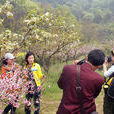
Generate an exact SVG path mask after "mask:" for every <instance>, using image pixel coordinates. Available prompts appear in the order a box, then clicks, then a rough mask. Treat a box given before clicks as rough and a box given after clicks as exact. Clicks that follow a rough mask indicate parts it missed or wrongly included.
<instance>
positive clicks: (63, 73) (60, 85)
mask: <svg viewBox="0 0 114 114" xmlns="http://www.w3.org/2000/svg"><path fill="white" fill-rule="evenodd" d="M64 75H65V67H64V68H63V71H62V73H61V75H60V78H59V80H58V82H57V84H58V86H59V88H61V89H63V88H64Z"/></svg>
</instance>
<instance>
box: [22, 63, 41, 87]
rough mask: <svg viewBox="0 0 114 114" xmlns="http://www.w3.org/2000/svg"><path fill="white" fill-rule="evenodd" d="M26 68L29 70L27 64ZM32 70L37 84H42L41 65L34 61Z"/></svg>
mask: <svg viewBox="0 0 114 114" xmlns="http://www.w3.org/2000/svg"><path fill="white" fill-rule="evenodd" d="M24 69H26V70H27V66H25V67H24ZM31 71H32V72H33V75H34V79H35V82H36V85H37V86H40V85H41V79H42V77H43V74H42V71H41V68H40V65H39V64H37V63H33V65H32V67H31Z"/></svg>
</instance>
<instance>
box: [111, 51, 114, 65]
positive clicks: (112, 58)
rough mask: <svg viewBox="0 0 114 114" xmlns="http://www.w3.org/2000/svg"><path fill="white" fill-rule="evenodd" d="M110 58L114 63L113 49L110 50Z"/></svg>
mask: <svg viewBox="0 0 114 114" xmlns="http://www.w3.org/2000/svg"><path fill="white" fill-rule="evenodd" d="M111 60H112V62H113V63H114V50H112V51H111Z"/></svg>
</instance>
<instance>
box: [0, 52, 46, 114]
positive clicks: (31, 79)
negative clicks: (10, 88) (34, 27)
mask: <svg viewBox="0 0 114 114" xmlns="http://www.w3.org/2000/svg"><path fill="white" fill-rule="evenodd" d="M14 60H15V57H14V55H13V54H12V53H6V54H5V58H4V60H3V64H4V65H3V66H2V68H1V80H3V79H4V78H6V77H7V79H10V78H11V77H13V75H14V73H15V72H16V70H20V71H21V75H20V76H19V78H23V79H26V81H27V82H28V85H27V86H28V87H27V89H28V90H27V92H26V96H25V97H26V101H27V102H28V103H26V104H25V113H26V114H31V101H32V100H31V99H32V98H33V101H34V107H35V111H34V114H39V110H40V94H41V89H40V90H39V87H40V86H41V80H42V79H44V78H46V76H45V75H43V74H42V71H41V68H40V65H39V64H37V63H35V56H34V54H33V53H32V52H28V53H27V54H26V56H25V66H24V67H22V68H20V66H19V65H17V64H16V63H15V61H14ZM9 111H11V114H14V113H15V111H16V107H15V106H14V105H13V104H11V103H10V102H9V104H8V105H7V106H6V107H5V109H4V111H3V114H7V113H8V112H9Z"/></svg>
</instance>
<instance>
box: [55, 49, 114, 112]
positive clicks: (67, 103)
mask: <svg viewBox="0 0 114 114" xmlns="http://www.w3.org/2000/svg"><path fill="white" fill-rule="evenodd" d="M107 63H108V60H107V57H106V56H105V54H104V53H103V51H102V50H99V49H95V50H92V51H90V52H89V54H88V55H87V57H86V59H85V60H83V61H78V60H76V61H75V64H72V65H65V66H64V68H63V71H62V74H61V76H60V78H59V80H58V82H57V83H58V86H59V88H60V89H62V90H63V96H62V100H61V103H60V105H59V108H58V110H57V114H98V112H96V104H95V98H96V97H97V96H98V95H99V93H100V91H101V89H102V86H103V85H104V89H105V95H104V104H103V108H104V109H103V111H104V114H114V98H113V97H111V95H114V79H113V77H114V51H111V63H110V64H111V67H110V68H109V69H107ZM101 67H102V68H103V70H104V77H103V76H101V75H100V74H98V73H97V72H95V70H97V69H101ZM106 77H109V78H108V80H105V79H106ZM105 87H106V88H105ZM109 90H111V92H109ZM109 93H110V95H109Z"/></svg>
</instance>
